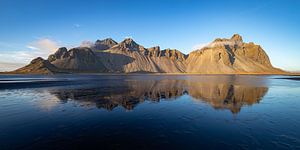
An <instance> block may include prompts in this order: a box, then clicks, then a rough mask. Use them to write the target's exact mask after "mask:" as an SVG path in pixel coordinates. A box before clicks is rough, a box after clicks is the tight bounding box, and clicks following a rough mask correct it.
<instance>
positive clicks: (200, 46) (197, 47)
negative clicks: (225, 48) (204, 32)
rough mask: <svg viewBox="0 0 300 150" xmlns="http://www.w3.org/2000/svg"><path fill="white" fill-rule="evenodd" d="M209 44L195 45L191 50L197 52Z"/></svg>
mask: <svg viewBox="0 0 300 150" xmlns="http://www.w3.org/2000/svg"><path fill="white" fill-rule="evenodd" d="M209 44H210V43H199V44H196V45H194V46H193V47H192V49H193V50H199V49H201V48H203V47H205V46H207V45H209Z"/></svg>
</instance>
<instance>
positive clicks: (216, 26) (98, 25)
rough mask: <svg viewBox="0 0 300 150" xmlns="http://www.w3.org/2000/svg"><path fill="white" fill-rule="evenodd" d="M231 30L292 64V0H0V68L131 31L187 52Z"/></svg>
mask: <svg viewBox="0 0 300 150" xmlns="http://www.w3.org/2000/svg"><path fill="white" fill-rule="evenodd" d="M234 33H239V34H240V35H242V36H243V39H244V41H246V42H250V41H253V42H255V43H256V44H260V45H261V46H262V47H263V48H264V49H265V51H266V52H267V53H268V55H269V57H270V59H271V61H272V64H273V65H274V66H276V67H280V68H283V69H286V70H291V71H296V70H300V41H299V40H300V1H297V0H270V1H268V0H264V1H261V0H251V1H238V0H236V1H233V0H227V1H221V0H219V1H213V0H206V1H205V0H203V1H200V0H115V1H112V0H103V1H101V0H98V1H96V0H95V1H89V0H85V1H83V0H82V1H75V0H72V1H62V0H27V1H25V0H0V70H9V69H13V68H15V67H19V66H21V65H23V64H25V63H28V62H29V61H30V60H31V59H32V58H33V57H36V56H43V57H46V56H47V55H48V54H49V53H53V52H54V50H55V49H56V48H57V47H60V46H66V47H69V48H70V47H75V46H79V45H80V43H81V42H82V41H86V40H88V41H95V40H97V39H104V38H107V37H111V38H113V39H115V40H116V41H121V40H123V39H124V38H125V37H132V38H133V39H134V40H135V41H136V42H138V43H139V44H141V45H143V46H145V47H151V46H156V45H160V46H161V48H176V49H179V50H180V51H182V52H184V53H186V54H187V53H189V52H191V51H192V50H193V49H194V47H196V46H198V45H203V44H206V43H209V42H211V41H212V40H214V39H215V38H218V37H221V38H229V37H231V36H232V34H234Z"/></svg>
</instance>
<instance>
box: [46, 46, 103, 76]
mask: <svg viewBox="0 0 300 150" xmlns="http://www.w3.org/2000/svg"><path fill="white" fill-rule="evenodd" d="M48 60H49V62H51V64H53V65H54V66H55V67H56V68H58V69H61V70H65V71H69V72H105V71H106V70H107V69H106V68H105V67H104V65H103V64H102V63H101V62H100V61H99V58H98V57H97V56H96V55H95V54H94V52H93V51H92V50H91V49H90V48H86V47H78V48H72V49H70V50H69V51H68V50H67V49H66V48H65V47H62V48H59V49H58V50H57V51H56V52H55V53H54V54H52V55H50V56H49V58H48Z"/></svg>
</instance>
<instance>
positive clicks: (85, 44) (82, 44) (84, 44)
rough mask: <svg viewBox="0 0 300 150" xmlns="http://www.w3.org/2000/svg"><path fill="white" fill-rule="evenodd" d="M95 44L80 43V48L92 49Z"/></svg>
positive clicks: (90, 42) (89, 42)
mask: <svg viewBox="0 0 300 150" xmlns="http://www.w3.org/2000/svg"><path fill="white" fill-rule="evenodd" d="M94 45H95V44H94V43H93V42H92V41H82V42H81V44H80V47H89V48H91V47H93V46H94Z"/></svg>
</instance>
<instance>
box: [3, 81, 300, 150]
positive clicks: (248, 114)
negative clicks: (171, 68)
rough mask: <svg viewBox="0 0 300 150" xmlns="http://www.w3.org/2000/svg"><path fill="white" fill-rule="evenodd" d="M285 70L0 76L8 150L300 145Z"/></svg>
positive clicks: (297, 85) (299, 88)
mask: <svg viewBox="0 0 300 150" xmlns="http://www.w3.org/2000/svg"><path fill="white" fill-rule="evenodd" d="M285 78H286V77H284V78H283V77H281V76H234V75H227V76H221V75H216V76H214V75H207V76H199V75H185V76H183V75H182V76H181V75H169V76H167V75H164V76H161V75H128V76H126V75H123V76H121V75H120V76H118V75H56V76H21V75H20V76H11V75H10V76H6V75H2V76H0V149H67V148H73V149H87V148H98V149H200V148H203V149H300V99H299V98H300V81H298V80H291V79H295V78H293V77H288V78H291V79H285Z"/></svg>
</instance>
